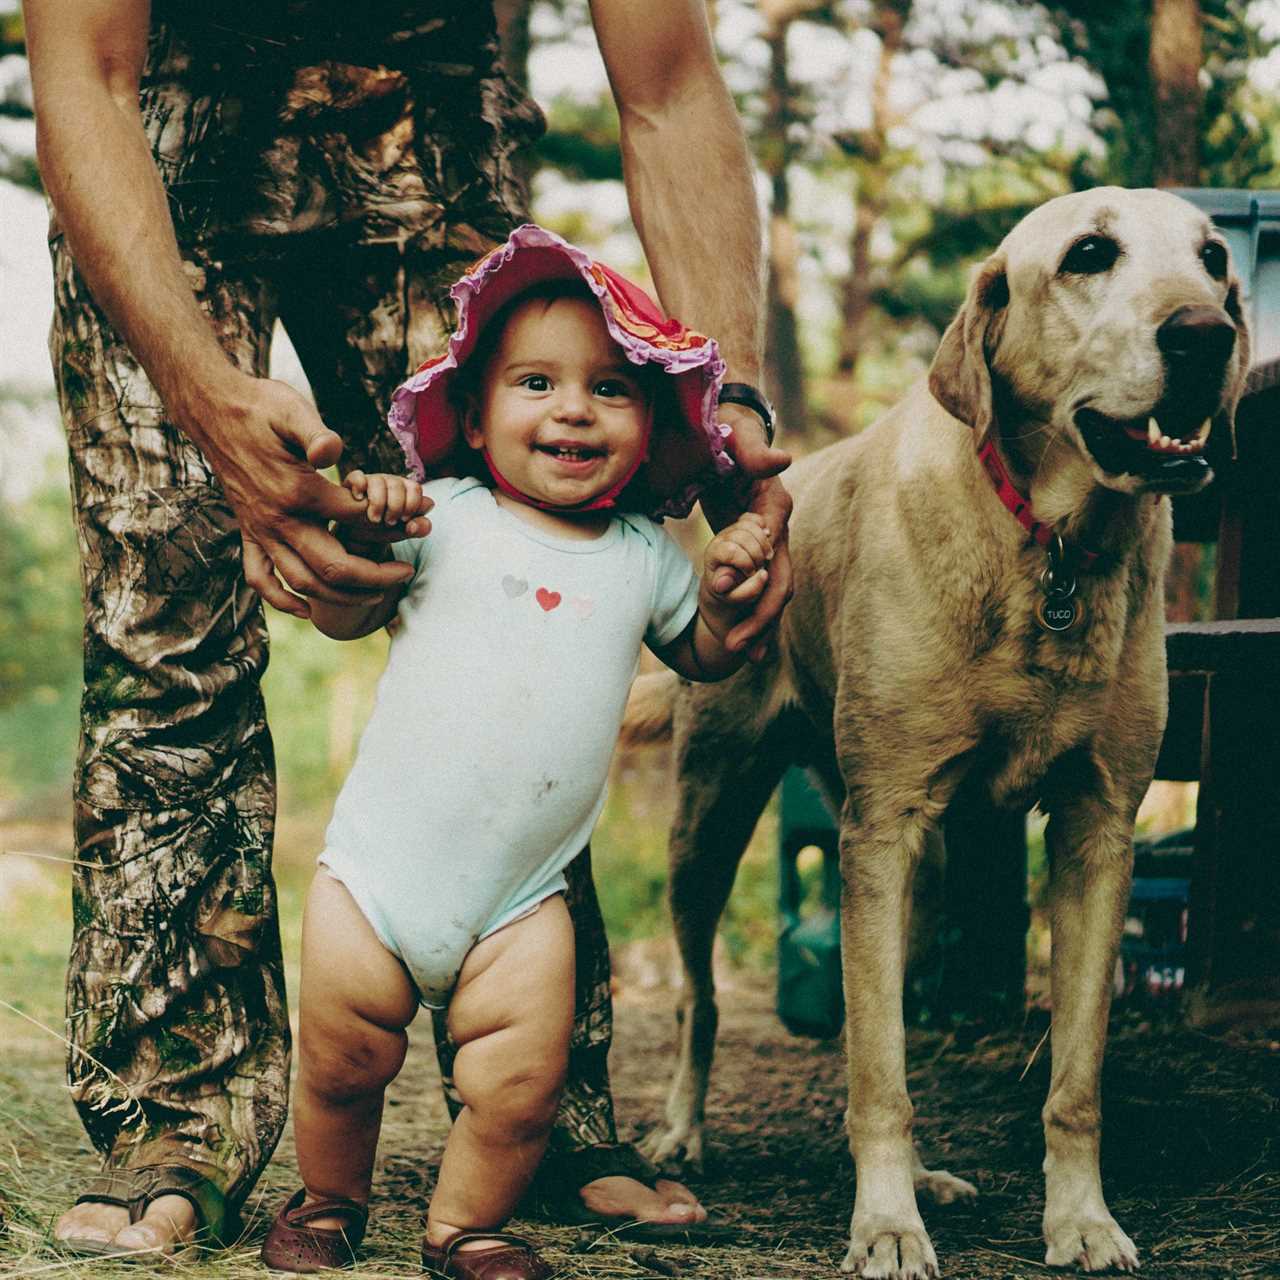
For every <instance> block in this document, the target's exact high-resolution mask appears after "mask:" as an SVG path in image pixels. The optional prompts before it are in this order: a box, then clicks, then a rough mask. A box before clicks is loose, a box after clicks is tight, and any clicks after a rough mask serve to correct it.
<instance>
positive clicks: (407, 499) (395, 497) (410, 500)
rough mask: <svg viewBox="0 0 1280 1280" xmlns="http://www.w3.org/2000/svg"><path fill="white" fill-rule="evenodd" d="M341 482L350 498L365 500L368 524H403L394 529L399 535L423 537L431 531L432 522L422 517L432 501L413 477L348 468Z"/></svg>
mask: <svg viewBox="0 0 1280 1280" xmlns="http://www.w3.org/2000/svg"><path fill="white" fill-rule="evenodd" d="M342 483H343V484H344V485H345V486H346V487H347V489H348V491H349V492H350V493H351V496H352V497H353V498H359V499H360V500H361V501H362V502H364V504H365V510H364V518H365V520H366V522H367V523H368V524H370V525H383V526H386V525H403V529H402V530H399V531H397V532H398V534H399V536H400V537H408V538H424V537H426V535H427V534H428V533H429V532H430V531H431V521H430V520H425V519H423V518H422V517H423V516H424V515H425V514H426V513H427V512H428V511H430V510H431V508H432V506H434V505H435V504H434V503H433V502H432V501H431V499H430V498H428V497H427V496H426V495H425V494H424V493H423V492H422V486H421V485H420V484H419V483H418V482H417V481H416V480H409V479H407V478H406V477H404V476H392V475H382V474H376V475H366V474H365V473H364V472H363V471H349V472H348V473H347V475H346V478H345V479H344V480H343V482H342ZM357 533H358V531H357ZM393 541H394V539H393Z"/></svg>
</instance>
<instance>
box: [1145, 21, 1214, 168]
mask: <svg viewBox="0 0 1280 1280" xmlns="http://www.w3.org/2000/svg"><path fill="white" fill-rule="evenodd" d="M1203 61H1204V26H1203V23H1202V20H1201V15H1200V3H1199V0H1152V6H1151V59H1150V66H1151V91H1152V95H1153V97H1154V105H1155V123H1156V131H1155V132H1156V154H1155V183H1156V186H1158V187H1194V186H1198V185H1199V182H1200V108H1201V102H1202V98H1203V94H1202V92H1201V89H1200V68H1201V65H1202V63H1203Z"/></svg>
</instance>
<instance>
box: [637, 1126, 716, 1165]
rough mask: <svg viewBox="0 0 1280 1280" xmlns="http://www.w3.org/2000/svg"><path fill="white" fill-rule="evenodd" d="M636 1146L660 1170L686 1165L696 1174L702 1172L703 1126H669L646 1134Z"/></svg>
mask: <svg viewBox="0 0 1280 1280" xmlns="http://www.w3.org/2000/svg"><path fill="white" fill-rule="evenodd" d="M636 1146H637V1147H638V1148H639V1149H640V1154H641V1155H643V1156H645V1157H647V1158H648V1159H649V1160H651V1161H652V1162H653V1163H654V1164H656V1165H657V1166H658V1168H660V1169H661V1168H663V1167H664V1166H666V1165H684V1166H686V1167H688V1168H690V1169H692V1170H693V1171H694V1172H695V1173H701V1172H702V1126H701V1125H700V1124H691V1125H668V1126H667V1128H665V1129H655V1130H654V1131H653V1132H652V1133H649V1134H646V1135H645V1137H643V1138H642V1139H641V1140H640V1141H639V1142H637V1143H636Z"/></svg>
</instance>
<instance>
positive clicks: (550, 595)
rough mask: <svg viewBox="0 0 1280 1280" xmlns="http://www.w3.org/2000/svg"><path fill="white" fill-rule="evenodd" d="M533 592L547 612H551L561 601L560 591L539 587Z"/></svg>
mask: <svg viewBox="0 0 1280 1280" xmlns="http://www.w3.org/2000/svg"><path fill="white" fill-rule="evenodd" d="M533 594H534V597H535V598H536V599H537V601H538V603H539V604H540V605H541V606H542V608H543V609H544V610H545V611H546V612H547V613H550V612H551V610H552V609H554V608H555V607H556V605H558V604H559V603H560V593H559V592H558V591H548V590H547V589H546V587H539V588H538V589H537V591H535V592H534V593H533Z"/></svg>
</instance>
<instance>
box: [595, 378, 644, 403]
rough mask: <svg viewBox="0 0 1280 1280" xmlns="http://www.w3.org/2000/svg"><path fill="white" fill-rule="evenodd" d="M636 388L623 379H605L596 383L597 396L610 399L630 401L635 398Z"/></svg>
mask: <svg viewBox="0 0 1280 1280" xmlns="http://www.w3.org/2000/svg"><path fill="white" fill-rule="evenodd" d="M635 394H636V391H635V388H634V387H633V386H632V385H631V384H630V383H629V382H627V381H625V380H624V379H622V378H605V379H604V380H603V381H602V382H597V383H596V395H598V396H605V397H607V398H609V399H618V398H621V399H624V400H630V399H633V398H634V397H635Z"/></svg>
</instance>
